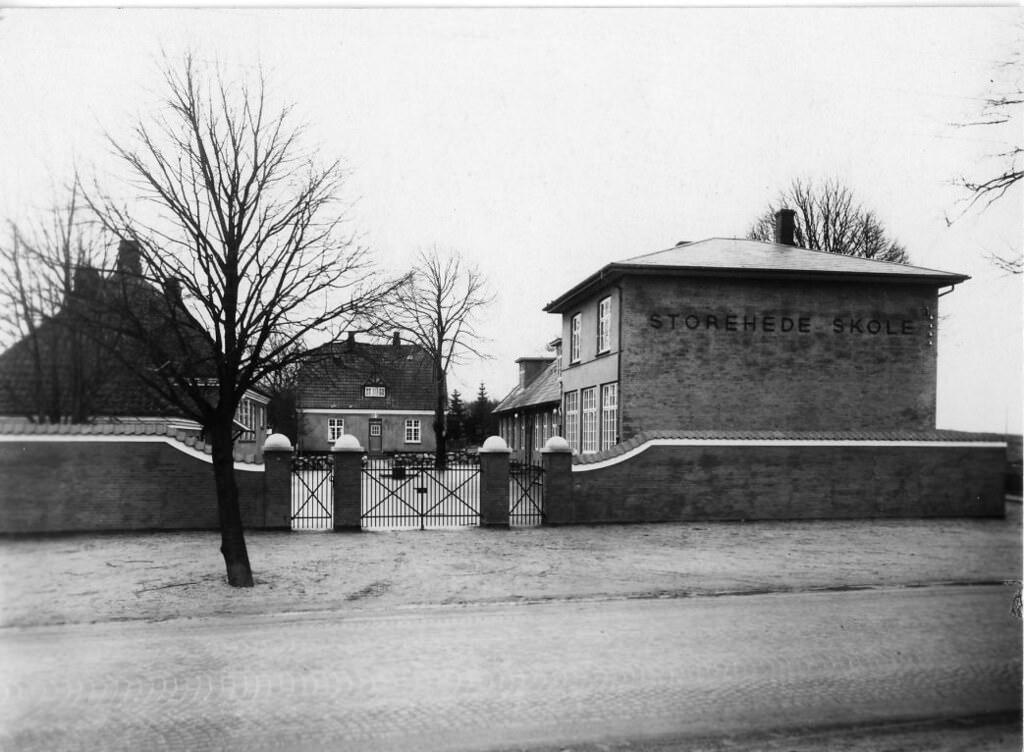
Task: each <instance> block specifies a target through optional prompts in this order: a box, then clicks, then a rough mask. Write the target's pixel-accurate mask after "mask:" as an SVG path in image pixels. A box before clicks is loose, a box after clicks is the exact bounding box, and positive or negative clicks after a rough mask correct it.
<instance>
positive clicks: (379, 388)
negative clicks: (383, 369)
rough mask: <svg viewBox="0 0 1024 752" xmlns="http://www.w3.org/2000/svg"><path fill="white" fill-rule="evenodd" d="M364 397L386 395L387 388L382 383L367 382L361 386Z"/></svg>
mask: <svg viewBox="0 0 1024 752" xmlns="http://www.w3.org/2000/svg"><path fill="white" fill-rule="evenodd" d="M363 396H364V397H387V396H388V388H387V387H386V386H384V385H383V384H373V385H371V384H367V385H366V386H364V387H363Z"/></svg>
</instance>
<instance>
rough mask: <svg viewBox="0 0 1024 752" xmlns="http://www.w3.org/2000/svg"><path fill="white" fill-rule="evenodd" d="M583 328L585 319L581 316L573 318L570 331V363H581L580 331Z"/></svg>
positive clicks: (577, 315)
mask: <svg viewBox="0 0 1024 752" xmlns="http://www.w3.org/2000/svg"><path fill="white" fill-rule="evenodd" d="M582 328H583V319H582V317H581V316H580V314H578V313H577V314H576V315H575V316H573V317H572V323H571V324H570V330H569V362H570V363H579V362H580V331H581V330H582Z"/></svg>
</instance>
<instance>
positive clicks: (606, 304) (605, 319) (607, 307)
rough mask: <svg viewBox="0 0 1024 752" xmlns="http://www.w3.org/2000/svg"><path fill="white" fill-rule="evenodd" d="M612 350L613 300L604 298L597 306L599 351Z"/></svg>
mask: <svg viewBox="0 0 1024 752" xmlns="http://www.w3.org/2000/svg"><path fill="white" fill-rule="evenodd" d="M611 349H612V299H611V298H604V299H602V300H601V302H600V303H598V304H597V351H598V352H599V353H603V352H608V351H609V350H611Z"/></svg>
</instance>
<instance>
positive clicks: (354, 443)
mask: <svg viewBox="0 0 1024 752" xmlns="http://www.w3.org/2000/svg"><path fill="white" fill-rule="evenodd" d="M331 451H332V452H361V451H363V447H362V446H361V445H360V444H359V439H357V438H356V437H355V436H353V435H352V434H348V433H343V434H342V435H341V436H339V437H338V440H337V441H335V442H334V446H332V447H331Z"/></svg>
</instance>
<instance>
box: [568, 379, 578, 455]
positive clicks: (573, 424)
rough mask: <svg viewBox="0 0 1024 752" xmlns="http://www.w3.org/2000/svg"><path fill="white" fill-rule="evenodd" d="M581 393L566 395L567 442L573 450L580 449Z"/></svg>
mask: <svg viewBox="0 0 1024 752" xmlns="http://www.w3.org/2000/svg"><path fill="white" fill-rule="evenodd" d="M579 419H580V393H579V392H566V393H565V440H566V441H567V442H569V446H570V447H572V448H573V449H579V448H580V434H579V430H580V420H579Z"/></svg>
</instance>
